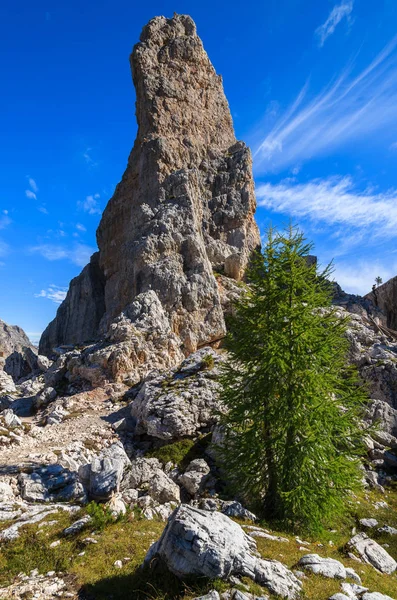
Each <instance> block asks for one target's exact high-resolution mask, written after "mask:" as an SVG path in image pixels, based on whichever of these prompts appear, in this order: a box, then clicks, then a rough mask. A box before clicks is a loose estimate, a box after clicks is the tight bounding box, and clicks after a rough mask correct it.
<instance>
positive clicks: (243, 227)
mask: <svg viewBox="0 0 397 600" xmlns="http://www.w3.org/2000/svg"><path fill="white" fill-rule="evenodd" d="M131 68H132V75H133V80H134V84H135V88H136V116H137V120H138V135H137V139H136V141H135V144H134V147H133V150H132V152H131V154H130V157H129V160H128V165H127V169H126V171H125V173H124V175H123V178H122V180H121V182H120V183H119V184H118V186H117V188H116V191H115V193H114V195H113V197H112V198H111V200H110V201H109V203H108V205H107V207H106V209H105V211H104V213H103V216H102V220H101V223H100V225H99V228H98V231H97V241H98V246H99V254H98V259H97V258H95V259H94V261H93V260H92V261H91V264H90V265H89V266H88V267H85V269H84V270H83V272H82V274H81V275H80V276H79V277H77V278H76V279H74V280H73V281H72V283H71V286H70V290H69V293H68V296H67V298H66V300H65V301H64V303H63V304H62V305H61V307H60V308H59V310H58V313H57V316H56V319H55V320H54V321H53V322H52V323H50V325H49V326H48V328H47V329H46V331H45V332H44V334H43V336H42V339H41V342H40V352H42V353H49V352H50V351H51V348H52V347H54V346H56V345H59V344H69V343H80V342H85V341H87V340H92V339H99V338H101V337H104V336H105V335H106V334H108V332H109V330H110V328H111V325H112V323H114V322H115V320H117V319H120V315H124V316H126V317H127V318H128V319H129V320H130V321H131V322H132V323H134V320H133V318H132V317H131V314H135V312H136V310H135V309H134V310H133V311H131V309H130V306H131V304H132V303H133V302H134V301H136V298H137V297H138V296H139V302H140V304H141V305H145V303H146V301H145V295H146V294H150V301H151V303H153V295H155V296H156V297H157V299H158V300H159V302H160V304H161V306H162V308H163V310H164V313H165V315H166V318H167V320H168V327H169V332H170V333H169V335H172V336H177V338H178V339H179V340H180V347H181V348H182V350H183V352H184V353H185V354H188V353H189V352H193V351H195V350H196V348H197V347H198V346H201V345H203V344H205V343H208V342H211V341H214V340H216V339H218V338H220V337H221V336H223V335H224V333H225V323H224V316H223V310H222V306H221V300H220V294H219V290H218V283H217V279H216V278H215V276H214V271H216V272H221V273H224V274H225V275H227V276H229V277H231V278H233V279H235V280H239V279H240V278H241V277H242V276H243V274H244V270H245V268H246V266H247V263H248V260H249V257H250V255H251V253H252V251H253V250H254V249H255V248H256V247H257V246H258V245H259V243H260V239H259V232H258V229H257V226H256V224H255V221H254V211H255V205H256V204H255V196H254V184H253V178H252V170H251V166H252V165H251V155H250V151H249V149H248V148H247V147H246V146H245V144H244V143H243V142H238V141H237V140H236V138H235V135H234V131H233V124H232V119H231V115H230V110H229V107H228V103H227V100H226V98H225V95H224V92H223V86H222V79H221V77H220V76H219V75H217V74H216V72H215V70H214V68H213V66H212V64H211V62H210V60H209V58H208V56H207V54H206V52H205V51H204V49H203V45H202V42H201V40H200V38H199V37H198V36H197V34H196V27H195V24H194V22H193V21H192V19H191V18H190V17H188V16H183V15H175V16H174V17H173V18H172V19H166V18H164V17H156V18H155V19H152V20H151V21H150V22H149V23H148V25H146V27H144V29H143V31H142V35H141V41H140V42H139V43H138V44H137V45H136V46H135V47H134V50H133V52H132V55H131ZM93 262H95V268H94V266H93ZM146 304H147V303H146Z"/></svg>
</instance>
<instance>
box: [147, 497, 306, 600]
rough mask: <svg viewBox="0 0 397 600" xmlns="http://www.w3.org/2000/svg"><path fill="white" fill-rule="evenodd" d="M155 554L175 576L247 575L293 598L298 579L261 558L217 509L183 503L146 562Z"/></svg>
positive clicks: (154, 545)
mask: <svg viewBox="0 0 397 600" xmlns="http://www.w3.org/2000/svg"><path fill="white" fill-rule="evenodd" d="M155 557H158V558H159V559H161V561H162V562H164V563H165V565H166V566H167V567H168V569H169V570H170V571H171V572H172V573H174V574H175V575H177V576H178V577H181V578H183V577H186V576H189V575H194V576H199V577H208V578H209V579H218V578H220V579H228V578H230V577H231V576H237V577H244V576H245V577H250V578H251V579H253V580H254V581H256V582H257V583H258V584H260V585H263V586H265V587H267V588H268V589H269V590H270V591H271V592H272V593H273V594H276V595H278V596H281V597H282V598H288V599H294V598H297V597H298V595H299V593H300V590H301V583H300V581H299V580H298V579H297V578H296V577H295V575H294V574H293V573H292V572H291V571H290V570H289V569H287V567H285V566H284V565H283V564H282V563H280V562H278V561H276V560H263V559H261V558H260V557H259V556H258V553H257V551H256V543H255V541H254V540H253V539H252V538H250V537H249V536H248V535H246V533H244V531H243V529H242V528H241V527H240V525H238V524H237V523H235V522H234V521H232V520H231V519H229V518H228V517H226V516H225V515H223V514H221V513H218V512H207V511H204V510H199V509H197V508H193V507H191V506H188V505H186V504H182V505H181V506H180V507H178V508H177V509H176V510H175V511H174V512H173V513H172V515H171V517H170V518H169V520H168V523H167V526H166V528H165V530H164V532H163V534H162V536H161V538H160V539H159V540H158V541H157V542H156V543H155V544H153V546H152V547H151V548H150V550H149V552H148V554H147V556H146V559H145V562H146V563H147V564H152V563H153V559H154V558H155Z"/></svg>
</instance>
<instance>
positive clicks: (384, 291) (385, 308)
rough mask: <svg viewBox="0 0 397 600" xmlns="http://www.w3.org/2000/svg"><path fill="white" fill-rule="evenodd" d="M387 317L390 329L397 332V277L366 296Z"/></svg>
mask: <svg viewBox="0 0 397 600" xmlns="http://www.w3.org/2000/svg"><path fill="white" fill-rule="evenodd" d="M365 298H367V299H368V300H370V301H371V302H372V303H373V304H375V306H377V307H378V308H380V309H381V310H382V312H383V313H384V314H385V315H386V323H387V326H388V327H390V329H394V330H395V331H397V276H396V277H393V278H392V279H389V281H386V283H384V284H382V285H380V286H379V287H377V288H376V289H375V290H374V291H372V292H370V293H369V294H367V295H366V296H365Z"/></svg>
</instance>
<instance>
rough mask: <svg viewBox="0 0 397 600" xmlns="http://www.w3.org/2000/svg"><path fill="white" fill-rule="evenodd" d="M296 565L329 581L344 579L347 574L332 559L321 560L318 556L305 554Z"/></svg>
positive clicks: (340, 564) (339, 563)
mask: <svg viewBox="0 0 397 600" xmlns="http://www.w3.org/2000/svg"><path fill="white" fill-rule="evenodd" d="M298 565H299V566H300V567H302V568H303V569H306V570H307V571H311V572H312V573H314V574H315V575H322V576H323V577H329V578H330V579H346V577H347V573H346V569H345V567H344V565H343V564H342V563H341V562H339V560H335V559H333V558H323V557H322V556H319V555H318V554H306V555H305V556H302V558H301V559H300V560H299V562H298Z"/></svg>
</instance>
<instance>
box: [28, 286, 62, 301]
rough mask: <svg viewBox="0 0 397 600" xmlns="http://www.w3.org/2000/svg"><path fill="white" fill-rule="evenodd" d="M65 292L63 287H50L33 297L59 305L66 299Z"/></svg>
mask: <svg viewBox="0 0 397 600" xmlns="http://www.w3.org/2000/svg"><path fill="white" fill-rule="evenodd" d="M67 291H68V290H67V288H65V287H59V286H58V285H50V286H49V287H48V288H47V289H46V290H41V292H40V293H39V294H34V296H35V298H48V300H52V302H55V304H61V303H62V302H63V301H64V300H65V298H66V294H67Z"/></svg>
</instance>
